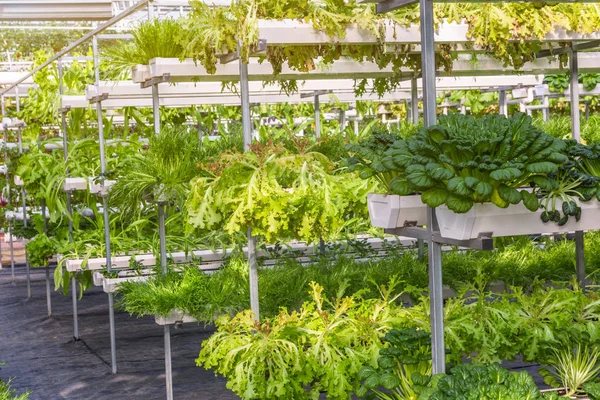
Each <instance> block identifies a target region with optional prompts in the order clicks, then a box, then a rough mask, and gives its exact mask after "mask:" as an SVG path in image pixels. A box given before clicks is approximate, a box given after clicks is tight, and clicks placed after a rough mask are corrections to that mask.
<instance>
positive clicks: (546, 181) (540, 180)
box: [531, 175, 558, 191]
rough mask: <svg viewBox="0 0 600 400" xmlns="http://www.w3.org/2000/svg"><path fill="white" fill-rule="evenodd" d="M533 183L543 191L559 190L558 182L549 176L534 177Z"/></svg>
mask: <svg viewBox="0 0 600 400" xmlns="http://www.w3.org/2000/svg"><path fill="white" fill-rule="evenodd" d="M531 181H532V182H533V183H535V184H536V185H537V186H538V187H539V188H540V189H543V190H548V191H550V190H556V189H558V182H556V180H554V179H551V178H548V177H547V176H539V175H537V176H532V177H531Z"/></svg>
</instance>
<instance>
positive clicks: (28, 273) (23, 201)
mask: <svg viewBox="0 0 600 400" xmlns="http://www.w3.org/2000/svg"><path fill="white" fill-rule="evenodd" d="M15 95H16V99H15V101H16V104H17V112H19V111H21V108H20V107H21V106H20V101H19V87H18V86H17V87H16V88H15ZM17 141H18V144H19V155H22V154H23V135H22V134H21V127H18V128H17ZM26 197H27V192H26V191H25V187H24V186H21V204H22V206H23V226H24V227H25V228H27V198H26ZM11 239H12V237H11ZM29 267H30V266H29V257H28V256H27V250H25V273H26V276H27V298H28V299H29V298H31V271H30V270H29Z"/></svg>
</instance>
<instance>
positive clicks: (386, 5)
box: [375, 0, 419, 14]
mask: <svg viewBox="0 0 600 400" xmlns="http://www.w3.org/2000/svg"><path fill="white" fill-rule="evenodd" d="M418 2H419V0H386V1H382V2H381V3H377V4H376V6H375V10H376V11H377V14H385V13H388V12H390V11H394V10H397V9H399V8H402V7H406V6H410V5H411V4H417V3H418Z"/></svg>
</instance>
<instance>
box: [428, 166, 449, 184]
mask: <svg viewBox="0 0 600 400" xmlns="http://www.w3.org/2000/svg"><path fill="white" fill-rule="evenodd" d="M425 170H426V171H427V173H428V174H429V176H431V177H432V178H433V179H439V180H444V181H446V180H448V179H450V178H452V177H453V176H454V172H453V171H451V170H449V169H448V168H446V167H444V166H443V165H441V164H438V163H429V164H427V165H426V166H425Z"/></svg>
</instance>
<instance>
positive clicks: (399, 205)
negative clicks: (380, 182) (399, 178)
mask: <svg viewBox="0 0 600 400" xmlns="http://www.w3.org/2000/svg"><path fill="white" fill-rule="evenodd" d="M367 205H368V208H369V217H370V218H371V224H372V225H373V226H375V227H378V228H385V229H393V228H401V227H406V226H423V225H425V224H426V222H427V205H426V204H424V203H423V202H422V201H421V196H420V195H413V196H398V195H395V194H374V193H371V194H369V195H367Z"/></svg>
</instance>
